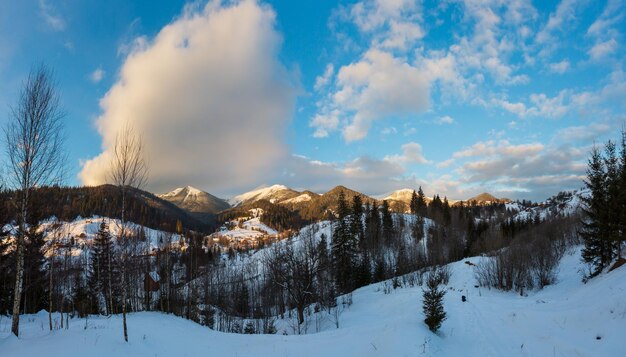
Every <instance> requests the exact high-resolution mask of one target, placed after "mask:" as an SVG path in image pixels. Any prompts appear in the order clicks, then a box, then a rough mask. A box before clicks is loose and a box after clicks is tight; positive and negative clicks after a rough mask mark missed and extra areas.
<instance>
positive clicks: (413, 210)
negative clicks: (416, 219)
mask: <svg viewBox="0 0 626 357" xmlns="http://www.w3.org/2000/svg"><path fill="white" fill-rule="evenodd" d="M409 208H410V210H411V214H414V215H417V213H418V209H419V204H418V198H417V193H415V190H413V193H412V194H411V202H410V203H409Z"/></svg>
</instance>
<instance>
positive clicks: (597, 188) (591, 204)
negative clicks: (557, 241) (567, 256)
mask: <svg viewBox="0 0 626 357" xmlns="http://www.w3.org/2000/svg"><path fill="white" fill-rule="evenodd" d="M585 186H586V187H587V188H588V189H589V191H590V195H589V196H587V197H585V198H583V200H584V203H585V207H584V208H583V212H584V214H585V218H584V219H583V222H582V229H581V231H580V236H581V237H582V239H583V243H584V245H585V246H584V248H583V250H582V259H583V261H584V262H585V263H587V264H588V265H589V266H590V268H591V272H590V276H589V277H593V276H596V275H598V274H599V273H600V272H601V271H602V269H604V268H605V267H607V266H608V264H609V262H610V254H609V252H608V249H607V244H606V240H605V239H603V237H604V236H605V235H606V232H607V224H606V202H607V197H606V170H605V167H604V161H603V158H602V154H601V152H600V150H599V149H598V148H597V147H594V148H593V149H592V151H591V157H590V158H589V162H588V168H587V179H586V180H585Z"/></svg>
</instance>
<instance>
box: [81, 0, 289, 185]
mask: <svg viewBox="0 0 626 357" xmlns="http://www.w3.org/2000/svg"><path fill="white" fill-rule="evenodd" d="M281 41H282V39H281V36H280V35H279V33H278V32H277V31H276V29H275V13H274V12H273V11H272V9H270V8H269V7H267V6H262V5H260V4H258V3H257V2H255V1H252V0H248V1H241V2H237V3H235V4H229V5H222V4H220V2H218V1H214V2H209V3H208V4H206V6H203V7H200V6H198V5H193V6H188V7H186V8H185V10H184V11H183V13H182V15H181V16H180V17H179V18H177V19H175V20H174V21H173V22H172V23H170V24H169V25H167V26H165V27H164V28H163V29H161V31H160V32H159V33H158V34H157V35H156V36H155V38H154V39H150V40H149V39H145V38H142V39H141V40H140V41H133V42H134V43H135V45H134V48H133V49H132V50H131V51H130V53H129V54H128V56H127V58H126V59H125V61H124V63H123V65H122V67H121V70H120V72H119V78H118V80H117V82H116V83H115V84H114V85H113V86H112V88H111V89H110V90H109V91H108V92H107V93H106V95H105V96H104V97H103V98H102V99H101V101H100V106H101V108H102V111H103V113H102V115H101V116H100V117H99V118H98V119H97V123H96V124H97V128H98V131H99V133H100V134H101V136H102V148H103V152H102V153H101V154H100V155H98V156H97V157H95V158H92V159H90V160H88V161H86V162H85V164H84V166H83V169H82V171H81V173H80V179H81V180H82V182H83V183H84V184H86V185H95V184H100V183H103V182H105V180H106V171H107V166H108V163H109V161H110V155H111V151H112V147H113V145H114V141H115V136H116V134H117V132H118V129H119V128H121V127H123V125H124V123H126V122H127V121H130V122H131V123H132V124H133V125H134V126H135V127H136V128H137V129H138V131H139V132H141V133H142V134H143V137H144V138H145V140H146V147H147V151H148V154H149V155H148V156H149V157H148V159H149V162H150V184H149V187H148V188H149V189H151V190H154V191H161V190H167V189H170V188H172V187H174V186H180V185H183V184H194V185H199V186H200V187H204V188H207V189H210V190H212V191H215V192H229V191H231V192H232V191H233V190H237V189H241V188H244V187H248V186H250V185H251V184H252V183H253V182H257V183H258V182H259V181H260V180H263V179H264V175H270V174H271V173H272V172H273V170H274V169H276V168H277V164H278V163H279V162H280V161H281V160H282V159H284V158H285V157H289V154H288V150H287V148H286V146H285V144H284V130H285V129H286V127H287V126H288V124H289V121H290V118H291V114H292V110H293V105H294V101H295V96H296V94H297V92H298V90H299V89H298V84H297V81H298V80H297V78H295V76H294V75H292V74H291V73H290V72H289V71H288V70H287V69H286V68H285V66H284V65H283V64H282V63H281V62H280V61H279V60H278V51H279V48H280V45H281Z"/></svg>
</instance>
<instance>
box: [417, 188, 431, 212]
mask: <svg viewBox="0 0 626 357" xmlns="http://www.w3.org/2000/svg"><path fill="white" fill-rule="evenodd" d="M415 207H416V213H417V214H418V215H420V216H422V217H426V213H427V209H428V206H427V205H426V195H424V191H422V186H420V187H419V189H418V190H417V202H416V204H415Z"/></svg>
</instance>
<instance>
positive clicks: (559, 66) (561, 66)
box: [550, 60, 570, 74]
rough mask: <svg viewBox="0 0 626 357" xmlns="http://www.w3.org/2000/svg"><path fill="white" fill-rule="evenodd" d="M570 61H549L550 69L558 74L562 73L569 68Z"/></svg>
mask: <svg viewBox="0 0 626 357" xmlns="http://www.w3.org/2000/svg"><path fill="white" fill-rule="evenodd" d="M569 66H570V63H569V61H568V60H563V61H561V62H555V63H550V71H551V72H554V73H558V74H563V73H565V72H567V70H568V69H569Z"/></svg>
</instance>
